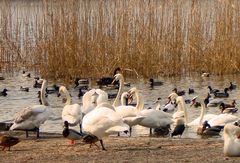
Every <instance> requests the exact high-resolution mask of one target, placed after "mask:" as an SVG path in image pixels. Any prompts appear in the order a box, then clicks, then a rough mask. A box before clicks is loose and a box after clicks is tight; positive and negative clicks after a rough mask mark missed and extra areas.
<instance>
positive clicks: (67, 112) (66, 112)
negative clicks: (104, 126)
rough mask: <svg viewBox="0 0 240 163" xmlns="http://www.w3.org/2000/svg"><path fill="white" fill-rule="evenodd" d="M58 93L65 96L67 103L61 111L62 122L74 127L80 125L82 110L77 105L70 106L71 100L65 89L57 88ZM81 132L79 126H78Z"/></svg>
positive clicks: (62, 87)
mask: <svg viewBox="0 0 240 163" xmlns="http://www.w3.org/2000/svg"><path fill="white" fill-rule="evenodd" d="M59 93H60V94H61V93H63V94H65V96H66V98H67V101H66V103H65V106H64V108H63V110H62V120H63V122H65V121H67V122H68V124H69V126H76V125H77V124H79V125H81V121H82V110H81V107H80V105H79V104H72V98H71V96H70V94H69V92H68V90H67V89H66V87H64V86H61V87H60V88H59ZM80 131H81V126H80Z"/></svg>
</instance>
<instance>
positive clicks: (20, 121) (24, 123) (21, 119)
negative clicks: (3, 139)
mask: <svg viewBox="0 0 240 163" xmlns="http://www.w3.org/2000/svg"><path fill="white" fill-rule="evenodd" d="M46 88H47V81H46V80H44V81H43V84H42V87H41V96H40V98H41V100H42V105H33V106H28V107H26V108H24V109H22V110H21V111H20V112H18V113H17V114H16V115H15V118H14V123H13V125H12V126H11V127H10V130H24V131H26V136H27V137H28V131H29V130H37V137H39V127H40V125H41V124H43V123H44V122H45V121H46V120H48V119H49V117H50V115H51V112H50V110H49V108H48V106H49V103H48V101H47V100H46V97H45V93H46V92H45V91H46Z"/></svg>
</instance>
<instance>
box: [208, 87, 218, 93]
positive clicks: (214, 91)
mask: <svg viewBox="0 0 240 163" xmlns="http://www.w3.org/2000/svg"><path fill="white" fill-rule="evenodd" d="M207 88H208V89H209V93H210V94H214V93H216V92H220V91H219V89H213V88H212V87H211V86H210V85H209V86H208V87H207Z"/></svg>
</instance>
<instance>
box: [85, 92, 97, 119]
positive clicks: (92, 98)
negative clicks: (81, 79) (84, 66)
mask: <svg viewBox="0 0 240 163" xmlns="http://www.w3.org/2000/svg"><path fill="white" fill-rule="evenodd" d="M95 93H96V89H91V90H89V91H87V92H86V93H85V94H84V95H83V97H82V103H83V106H82V113H83V115H86V114H87V113H89V112H90V111H92V110H93V109H94V108H95V107H96V106H97V105H96V100H97V97H96V95H95Z"/></svg>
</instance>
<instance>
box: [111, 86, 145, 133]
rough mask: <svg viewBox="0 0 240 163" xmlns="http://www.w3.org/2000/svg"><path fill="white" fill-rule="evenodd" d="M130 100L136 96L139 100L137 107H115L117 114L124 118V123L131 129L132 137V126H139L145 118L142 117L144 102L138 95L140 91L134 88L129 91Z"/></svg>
mask: <svg viewBox="0 0 240 163" xmlns="http://www.w3.org/2000/svg"><path fill="white" fill-rule="evenodd" d="M128 94H129V98H131V96H132V95H133V94H135V96H136V98H137V105H136V106H130V105H127V106H126V105H121V106H118V107H115V110H116V112H117V113H118V114H119V115H120V116H121V117H122V118H123V121H124V123H126V124H128V125H129V127H130V136H131V132H132V126H135V125H137V124H139V122H140V121H141V120H143V118H144V117H143V116H142V115H141V112H140V111H141V110H142V109H143V106H144V102H143V100H141V97H140V96H139V94H138V90H137V89H136V88H135V87H134V88H132V89H130V90H129V91H128Z"/></svg>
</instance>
